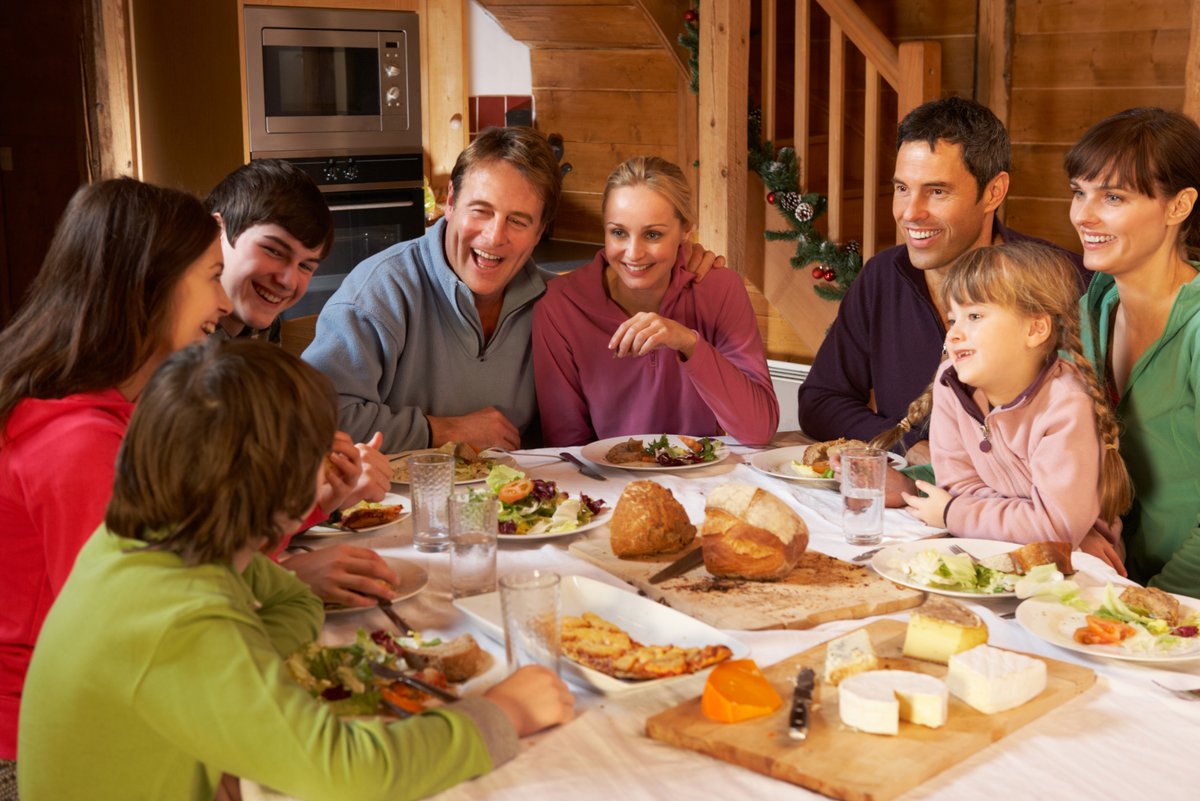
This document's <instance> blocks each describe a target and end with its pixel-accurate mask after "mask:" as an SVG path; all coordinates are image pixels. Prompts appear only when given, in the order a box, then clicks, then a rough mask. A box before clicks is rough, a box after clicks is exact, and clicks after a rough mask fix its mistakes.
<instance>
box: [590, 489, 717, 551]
mask: <svg viewBox="0 0 1200 801" xmlns="http://www.w3.org/2000/svg"><path fill="white" fill-rule="evenodd" d="M608 525H609V529H610V530H611V531H612V550H613V553H615V554H616V555H617V556H620V557H626V556H648V555H650V554H655V553H673V552H675V551H678V550H681V549H682V548H684V547H685V546H687V545H690V544H691V542H692V540H694V539H695V538H696V527H695V526H693V525H692V523H691V521H690V520H688V516H687V512H686V511H685V510H684V508H683V506H682V505H681V504H680V503H679V501H677V500H675V496H674V495H672V494H671V491H670V490H669V489H667V488H666V487H664V486H662V485H661V484H656V483H655V482H653V481H631V482H630V483H629V484H628V485H626V487H625V491H624V492H622V493H621V498H620V500H618V501H617V508H616V509H614V510H613V516H612V520H611V521H610V522H609V524H608Z"/></svg>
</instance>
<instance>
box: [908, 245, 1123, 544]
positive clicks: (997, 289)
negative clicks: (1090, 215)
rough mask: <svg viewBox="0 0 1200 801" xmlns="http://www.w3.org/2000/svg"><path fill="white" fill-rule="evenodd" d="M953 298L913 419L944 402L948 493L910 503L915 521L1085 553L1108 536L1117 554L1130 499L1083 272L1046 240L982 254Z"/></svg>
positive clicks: (963, 268)
mask: <svg viewBox="0 0 1200 801" xmlns="http://www.w3.org/2000/svg"><path fill="white" fill-rule="evenodd" d="M941 292H942V301H943V305H944V306H945V307H947V308H949V309H950V313H949V315H948V320H947V322H948V323H949V328H948V332H947V334H946V356H947V358H946V361H945V362H944V363H943V364H942V366H941V368H940V369H939V370H938V374H937V378H936V379H935V380H934V382H933V385H932V387H931V388H930V390H927V391H926V392H925V394H924V395H922V397H920V398H918V399H917V400H916V401H914V402H913V405H912V406H911V407H910V408H909V414H908V417H907V418H906V420H905V422H906V423H910V424H911V423H912V422H915V421H916V420H918V419H920V418H923V417H924V416H925V415H926V414H927V413H928V412H929V409H930V399H931V397H932V415H931V420H930V437H929V447H930V452H931V454H932V457H933V471H934V474H935V475H936V476H937V482H938V483H937V485H934V484H929V483H927V482H924V481H918V482H917V488H918V489H920V490H921V491H922V492H924V493H926V494H925V495H924V496H918V495H916V494H910V493H904V495H903V497H904V500H905V502H906V503H907V505H908V510H909V512H910V513H911V514H912V515H913V516H914V517H917V518H919V519H920V520H921V521H923V522H925V523H927V524H929V525H932V526H945V527H946V528H948V529H950V533H952V534H954V535H956V536H960V537H980V538H985V539H995V540H1007V541H1010V542H1022V543H1027V542H1036V541H1042V540H1057V541H1061V542H1067V543H1070V545H1071V547H1072V548H1077V547H1079V545H1080V543H1081V542H1082V541H1083V539H1084V537H1086V536H1088V535H1089V534H1097V535H1099V536H1102V537H1104V538H1105V539H1106V540H1107V541H1108V542H1110V543H1111V544H1112V545H1113V546H1114V548H1119V542H1120V531H1121V521H1120V517H1119V516H1120V515H1121V514H1123V513H1124V512H1125V511H1127V510H1128V509H1129V506H1130V504H1131V502H1132V490H1131V487H1130V483H1129V475H1128V474H1127V473H1126V471H1125V464H1124V462H1123V461H1122V460H1121V455H1120V453H1119V451H1118V450H1117V420H1116V417H1115V415H1114V414H1113V411H1112V408H1111V407H1110V405H1109V403H1108V400H1107V398H1106V397H1105V395H1104V393H1103V391H1102V390H1101V389H1100V385H1099V383H1098V382H1097V380H1096V375H1095V373H1094V372H1093V371H1092V367H1091V364H1090V363H1089V362H1088V361H1087V359H1085V358H1084V356H1083V353H1082V350H1083V349H1082V346H1081V344H1080V340H1079V313H1078V297H1077V296H1078V292H1079V288H1078V282H1077V280H1076V278H1075V272H1074V268H1073V267H1072V265H1071V263H1070V262H1069V261H1068V260H1067V259H1066V258H1065V257H1064V256H1063V255H1062V254H1060V253H1057V252H1055V251H1053V250H1051V249H1050V248H1047V247H1045V246H1042V245H1038V244H1035V243H1028V242H1020V243H1008V244H1003V245H998V246H995V247H987V248H981V249H979V250H976V251H973V252H971V253H969V254H967V255H966V256H963V258H962V259H961V260H960V261H959V262H958V263H957V264H955V266H954V267H953V268H952V269H951V270H950V272H949V274H948V275H947V277H946V280H945V282H944V283H943V285H942V288H941ZM1063 354H1065V355H1063ZM904 425H905V423H901V425H900V426H899V427H898V428H897V429H896V432H900V431H902V430H904ZM894 433H895V432H894Z"/></svg>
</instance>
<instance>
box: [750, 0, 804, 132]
mask: <svg viewBox="0 0 1200 801" xmlns="http://www.w3.org/2000/svg"><path fill="white" fill-rule="evenodd" d="M761 1H762V11H761V13H760V15H759V25H758V30H759V36H760V38H761V40H762V41H761V43H760V44H761V47H762V74H761V76H760V83H759V92H758V95H759V97H761V98H762V138H763V141H771V142H773V141H775V139H776V136H775V133H776V132H775V87H776V85H777V83H778V81H777V80H776V77H775V59H776V43H777V42H778V41H779V31H778V30H777V28H776V25H777V22H778V20H777V19H776V18H777V17H778V16H779V14H778V9H777V8H776V5H775V0H761ZM805 2H807V0H805Z"/></svg>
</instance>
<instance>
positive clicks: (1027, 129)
mask: <svg viewBox="0 0 1200 801" xmlns="http://www.w3.org/2000/svg"><path fill="white" fill-rule="evenodd" d="M1131 106H1161V107H1162V108H1166V109H1172V110H1175V111H1180V110H1182V108H1183V87H1182V86H1167V87H1137V88H1136V90H1131V89H1130V88H1125V87H1119V88H1096V89H1092V90H1090V91H1086V92H1085V91H1074V92H1062V91H1057V90H1054V89H1026V90H1024V91H1021V92H1013V99H1012V117H1011V119H1010V121H1009V126H1008V130H1009V135H1010V136H1011V137H1012V139H1013V141H1014V142H1062V143H1065V144H1073V143H1074V142H1075V141H1076V140H1077V139H1079V137H1080V136H1081V135H1082V134H1083V132H1084V131H1086V130H1087V128H1088V126H1090V125H1091V124H1092V123H1094V122H1096V121H1097V120H1100V119H1103V118H1104V117H1107V116H1109V115H1110V114H1114V113H1116V112H1118V111H1121V110H1123V109H1126V108H1130V107H1131Z"/></svg>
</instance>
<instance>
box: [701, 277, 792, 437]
mask: <svg viewBox="0 0 1200 801" xmlns="http://www.w3.org/2000/svg"><path fill="white" fill-rule="evenodd" d="M708 281H712V282H713V286H711V287H706V284H707V283H708ZM697 291H699V292H702V294H701V298H702V300H701V303H700V311H701V313H702V314H703V315H704V321H705V325H704V327H705V328H706V329H709V330H706V331H705V332H703V333H702V334H701V337H700V340H699V341H698V342H697V343H696V349H695V351H694V352H693V353H692V357H691V358H690V359H688V360H687V361H686V362H684V369H685V371H686V372H687V375H688V378H690V379H691V381H692V385H693V386H694V387H695V388H696V391H697V392H698V393H699V394H700V396H701V397H702V398H704V400H705V402H706V403H707V404H708V408H709V409H711V410H712V413H713V415H714V416H716V418H717V422H719V423H720V424H721V427H722V428H724V429H725V430H726V431H728V432H729V434H730V435H731V436H733V438H734V439H736V440H737V441H738V442H741V443H742V444H744V445H765V444H767V443H768V442H770V441H771V437H773V436H775V431H776V429H777V428H778V427H779V401H778V399H776V397H775V389H774V386H773V385H772V384H771V375H770V373H769V372H768V370H767V359H766V353H765V350H764V348H763V343H762V337H761V336H759V333H758V321H757V320H756V319H755V317H754V308H753V307H752V306H751V305H750V296H749V294H747V292H746V287H745V286H744V285H743V284H742V281H741V278H740V277H739V276H738V274H737V273H736V272H733V271H732V270H730V271H718V272H716V273H713V274H710V276H709V277H708V279H707V281H706V282H705V283H704V284H701V285H700V287H697ZM709 320H712V321H713V323H712V324H711V328H709V325H708V324H707V321H709Z"/></svg>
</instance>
